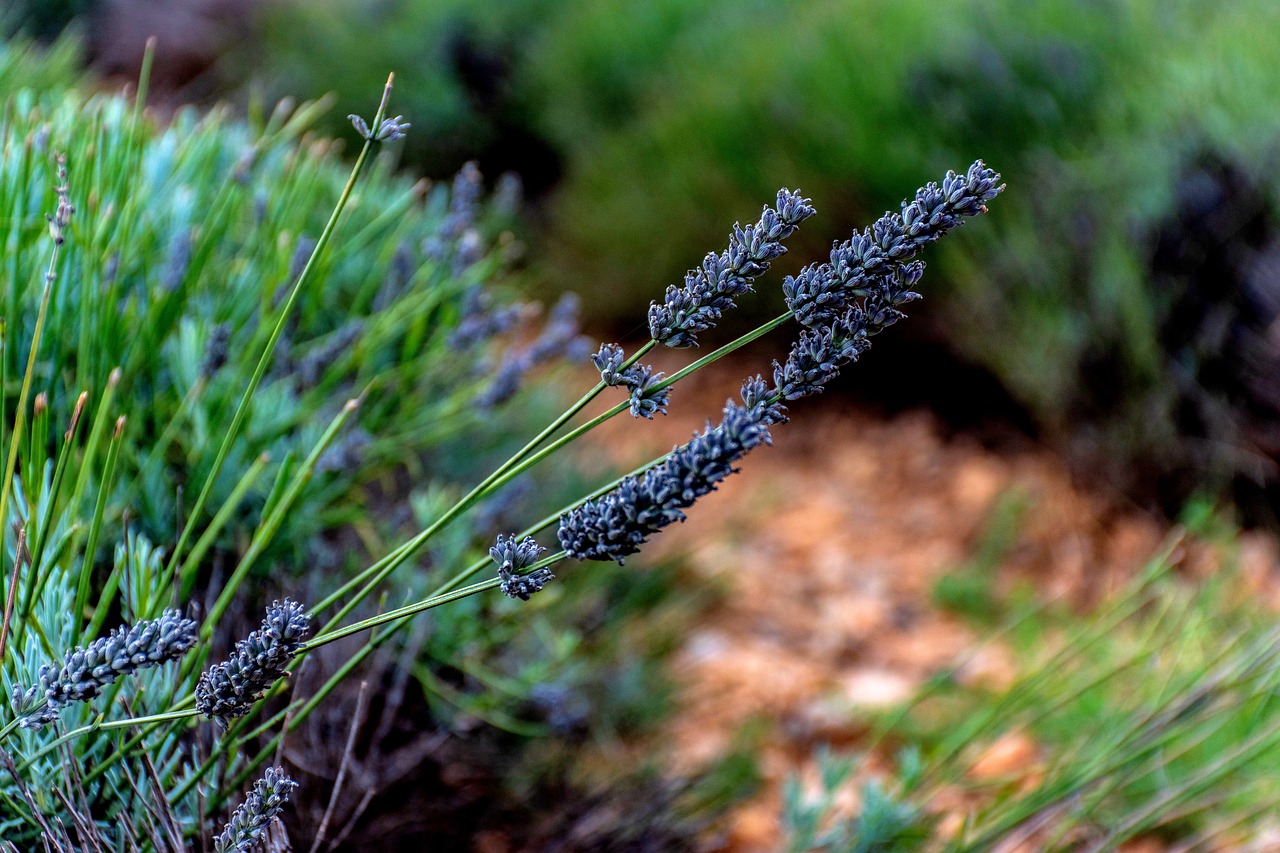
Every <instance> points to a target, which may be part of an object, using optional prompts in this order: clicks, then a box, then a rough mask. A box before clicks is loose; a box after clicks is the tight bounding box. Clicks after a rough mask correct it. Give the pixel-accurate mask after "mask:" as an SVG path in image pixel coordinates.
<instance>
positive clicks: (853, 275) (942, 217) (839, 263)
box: [782, 160, 1004, 329]
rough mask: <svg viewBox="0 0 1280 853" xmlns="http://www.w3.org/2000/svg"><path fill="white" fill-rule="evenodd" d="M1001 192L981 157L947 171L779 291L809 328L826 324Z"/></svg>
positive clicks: (997, 178)
mask: <svg viewBox="0 0 1280 853" xmlns="http://www.w3.org/2000/svg"><path fill="white" fill-rule="evenodd" d="M1003 190H1004V185H1003V184H1001V183H1000V175H999V174H998V173H997V172H995V171H994V170H992V169H988V168H987V167H986V165H985V164H984V163H983V162H982V161H981V160H976V161H974V163H973V165H971V166H970V167H969V169H968V171H967V172H966V173H965V174H963V175H957V174H956V173H955V172H947V174H946V177H944V178H943V179H942V185H941V186H939V185H938V184H935V183H933V182H930V183H928V184H925V185H924V186H923V187H921V188H920V189H918V190H916V196H915V199H913V200H912V201H910V202H906V201H904V202H903V203H902V212H901V213H886V214H885V215H884V216H882V217H880V219H879V220H877V221H876V223H875V224H874V225H872V226H871V227H870V228H868V229H866V230H864V231H862V232H860V233H855V234H854V235H853V236H852V237H851V238H849V239H848V240H846V241H845V242H843V243H839V244H837V245H836V246H835V248H833V249H832V250H831V259H830V261H829V262H828V263H825V264H810V265H809V266H807V267H805V268H804V269H803V270H801V272H800V274H799V275H798V276H795V277H794V278H793V277H792V276H787V277H786V279H785V280H784V281H783V282H782V292H783V295H784V296H785V297H786V301H787V307H788V308H790V309H791V311H792V313H794V314H795V316H796V320H797V321H798V322H799V323H800V324H801V325H802V326H806V327H808V328H811V329H812V328H816V327H818V326H820V325H822V324H824V323H828V322H831V321H832V320H834V319H836V318H837V317H839V316H840V315H841V314H843V313H844V311H845V309H846V308H848V307H849V305H850V303H851V302H852V300H854V299H857V298H859V297H862V296H866V295H867V294H868V293H870V292H871V290H872V289H873V285H874V283H875V282H876V280H877V279H879V278H882V277H883V276H886V275H892V274H893V273H894V271H895V269H896V268H898V267H900V266H902V265H903V264H905V263H906V262H907V261H909V260H911V258H913V257H914V256H915V255H916V253H917V252H919V251H920V249H922V248H923V247H924V246H926V245H928V244H929V243H932V242H934V241H935V240H938V239H939V238H941V237H942V236H943V235H944V234H946V233H947V232H948V231H950V230H951V229H953V228H958V227H959V226H961V225H963V224H964V219H965V217H969V216H977V215H978V214H979V213H985V212H986V210H987V207H986V202H988V201H990V200H991V199H993V198H995V197H996V196H997V195H999V194H1000V192H1001V191H1003Z"/></svg>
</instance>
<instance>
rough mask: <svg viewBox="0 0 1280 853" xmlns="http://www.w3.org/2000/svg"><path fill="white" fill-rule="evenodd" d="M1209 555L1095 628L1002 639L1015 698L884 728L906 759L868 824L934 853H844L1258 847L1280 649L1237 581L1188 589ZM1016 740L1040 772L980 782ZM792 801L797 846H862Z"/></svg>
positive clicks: (1122, 600)
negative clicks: (807, 841) (1143, 840)
mask: <svg viewBox="0 0 1280 853" xmlns="http://www.w3.org/2000/svg"><path fill="white" fill-rule="evenodd" d="M1206 547H1208V546H1206V545H1205V544H1204V542H1203V540H1202V541H1201V542H1199V543H1196V542H1193V541H1187V542H1179V543H1178V544H1176V545H1175V546H1174V547H1172V548H1170V549H1169V550H1168V551H1166V553H1165V554H1164V555H1162V556H1161V557H1159V558H1158V559H1156V560H1155V561H1154V562H1153V563H1152V564H1151V565H1150V566H1149V567H1148V568H1147V569H1146V570H1145V571H1144V572H1143V573H1142V575H1141V576H1140V577H1139V578H1137V579H1136V580H1135V581H1134V582H1132V584H1131V585H1130V586H1129V587H1128V588H1126V589H1125V590H1123V591H1122V592H1121V594H1119V595H1118V596H1116V597H1114V598H1112V599H1111V600H1109V601H1108V603H1107V604H1105V605H1104V606H1102V607H1101V608H1099V609H1098V610H1097V611H1095V612H1093V613H1090V614H1088V615H1087V616H1086V617H1084V618H1081V617H1080V616H1078V615H1074V614H1071V613H1067V612H1060V613H1059V612H1052V611H1051V610H1046V609H1044V608H1043V607H1036V608H1032V609H1030V610H1028V611H1027V612H1024V613H1021V614H1018V615H1017V616H1016V617H1014V619H1013V621H1011V622H1010V623H1008V624H1007V625H1006V627H1005V629H1004V630H1002V631H1001V633H1000V635H999V636H1001V637H1002V638H1003V639H1005V640H1006V641H1008V642H1010V643H1012V644H1013V645H1014V646H1015V648H1016V650H1017V651H1018V653H1019V655H1020V661H1019V664H1018V666H1019V674H1018V676H1017V678H1016V680H1015V681H1014V682H1013V684H1012V685H1011V686H1009V687H1008V688H1007V689H1004V690H999V691H994V692H993V691H991V690H989V689H984V688H982V687H978V686H961V685H960V684H958V683H957V682H956V681H953V680H949V679H945V678H943V679H937V680H936V681H935V682H934V683H933V684H931V685H930V686H929V687H928V688H927V689H926V690H925V691H924V692H923V693H922V694H921V695H920V696H919V697H917V698H916V699H914V700H913V701H912V704H911V705H910V706H909V707H908V708H907V709H905V710H904V711H902V712H898V713H895V714H892V715H890V716H889V717H887V718H886V719H885V721H884V725H883V727H882V728H881V729H880V734H881V735H882V739H881V740H880V741H879V743H880V744H881V746H889V747H892V748H896V749H901V750H903V753H902V754H903V756H904V759H903V762H902V764H901V766H900V768H899V770H898V771H897V773H896V775H895V776H894V777H893V778H891V779H888V780H882V781H881V782H879V783H877V784H880V785H882V786H884V787H883V788H881V789H878V791H879V792H880V793H881V794H884V793H885V792H888V793H889V794H890V796H888V797H887V799H886V798H885V796H879V797H872V798H870V799H864V801H863V813H864V815H865V814H866V813H867V810H870V812H872V813H873V814H872V815H871V816H872V817H873V818H875V819H876V820H882V819H887V818H889V817H893V816H895V815H896V816H897V817H899V818H903V817H910V818H913V819H911V820H908V821H907V825H908V826H909V827H910V828H911V829H913V830H914V831H917V832H923V833H924V834H926V835H927V836H928V837H929V838H932V839H933V841H931V842H928V844H927V845H925V844H924V843H923V842H922V841H920V840H919V839H917V840H915V841H912V842H910V843H906V842H895V843H892V844H889V843H887V842H886V843H884V844H882V845H881V846H874V847H866V846H865V845H864V846H857V845H856V844H855V845H854V846H837V847H833V848H831V849H833V850H837V849H838V850H846V849H847V850H853V849H859V850H861V849H877V850H916V849H945V850H955V851H969V850H972V851H980V850H990V849H992V848H993V847H995V846H997V845H1000V844H1006V843H1007V844H1015V843H1025V844H1031V845H1033V846H1034V847H1035V848H1036V849H1041V850H1096V851H1101V850H1113V849H1116V848H1117V847H1118V846H1120V845H1121V844H1123V843H1124V842H1126V841H1129V840H1132V839H1134V838H1138V837H1140V836H1150V837H1153V838H1155V839H1158V840H1161V841H1164V842H1167V843H1171V844H1175V843H1176V844H1186V845H1189V846H1190V847H1196V846H1197V845H1202V846H1207V847H1208V848H1211V849H1225V848H1232V849H1234V848H1235V847H1236V846H1241V845H1245V844H1247V842H1248V839H1249V838H1250V837H1251V834H1252V833H1254V832H1255V831H1256V830H1257V828H1258V827H1259V825H1260V824H1259V821H1260V820H1261V819H1262V818H1263V817H1264V816H1265V814H1267V813H1268V812H1269V811H1270V809H1271V807H1272V804H1273V803H1274V801H1275V796H1276V784H1275V774H1274V772H1273V771H1274V767H1275V763H1276V761H1277V760H1278V759H1280V705H1277V703H1276V696H1277V695H1278V694H1277V691H1280V635H1278V634H1277V632H1276V628H1275V624H1274V623H1275V618H1274V614H1272V613H1270V612H1268V611H1267V610H1266V609H1265V608H1264V607H1262V606H1260V605H1259V603H1258V601H1257V600H1256V598H1255V597H1253V596H1252V595H1251V594H1250V593H1248V592H1247V591H1246V590H1245V589H1244V588H1243V586H1244V585H1243V583H1242V579H1241V578H1239V577H1238V575H1236V573H1234V572H1232V571H1225V572H1223V573H1221V574H1220V575H1218V576H1216V577H1215V578H1214V579H1212V580H1211V581H1208V582H1201V583H1198V584H1192V583H1189V582H1188V581H1186V580H1185V579H1181V578H1178V577H1177V576H1176V574H1175V573H1174V568H1175V566H1176V565H1177V564H1178V562H1179V561H1180V560H1181V559H1182V557H1183V556H1184V553H1185V551H1184V549H1187V548H1190V549H1204V548H1206ZM1214 547H1216V548H1219V549H1223V550H1224V551H1225V553H1227V554H1228V555H1229V554H1230V553H1231V549H1232V546H1231V544H1230V542H1229V541H1228V542H1227V543H1226V544H1225V545H1224V544H1222V543H1218V544H1217V545H1215V546H1214ZM1201 553H1203V551H1201ZM1228 562H1230V561H1229V560H1228ZM1004 736H1012V737H1017V738H1026V739H1029V740H1028V742H1029V743H1030V744H1032V745H1033V746H1032V749H1033V750H1034V754H1033V755H1027V756H1025V757H1024V758H1022V759H1019V760H1018V761H1017V762H1016V763H1014V764H1007V763H1006V764H1007V766H1004V769H1003V770H1001V771H999V772H1000V773H1001V774H1002V775H994V774H995V771H992V772H975V766H977V765H978V763H979V760H980V759H981V758H982V757H983V756H984V754H985V753H986V751H987V750H988V748H990V747H991V746H992V744H993V743H996V742H997V741H999V740H1000V739H1001V738H1002V737H1004ZM989 766H990V765H989ZM846 775H847V774H846ZM843 778H844V777H842V779H843ZM828 787H832V788H834V787H835V786H834V784H833V785H831V786H828ZM830 796H831V792H829V793H828V797H830ZM793 799H795V802H794V803H792V804H791V806H789V812H788V813H789V814H791V815H792V818H790V819H789V826H790V832H791V835H792V837H794V838H808V837H810V836H811V835H812V833H811V832H810V833H809V835H805V834H804V833H805V832H808V830H806V829H805V827H808V826H810V825H813V826H819V827H831V826H835V827H837V829H838V830H839V831H840V832H844V833H845V835H844V836H842V837H852V838H854V839H855V840H857V838H858V833H857V832H856V831H854V826H855V824H852V823H848V822H845V823H840V822H836V823H835V824H832V819H831V815H830V813H829V806H830V804H829V803H828V805H827V807H826V809H825V810H824V809H823V808H822V803H820V802H814V801H810V800H806V799H804V798H803V797H800V795H799V793H798V792H797V793H795V794H794V796H793ZM944 801H945V802H946V803H948V804H949V805H948V806H947V807H946V808H947V809H948V810H949V811H952V812H954V810H955V809H956V808H957V807H958V806H957V804H958V803H960V802H963V803H968V804H969V805H968V807H967V811H965V812H964V813H963V815H962V816H963V818H964V819H963V821H957V820H956V819H955V818H956V814H954V813H952V814H951V819H950V820H949V821H948V820H942V821H939V814H938V813H937V812H936V808H937V803H939V802H944ZM815 808H816V809H818V811H817V813H813V814H811V812H813V810H814V809H815ZM943 827H945V828H946V829H945V831H944V829H942V828H943ZM899 830H902V827H899ZM833 831H835V830H833ZM868 832H869V830H868ZM850 833H852V835H851V836H850V835H849V834H850ZM868 840H870V837H869V836H868V837H866V838H863V841H868ZM794 849H805V850H807V849H811V847H810V846H803V845H802V846H800V847H796V848H794ZM812 849H816V848H812ZM823 849H826V848H823Z"/></svg>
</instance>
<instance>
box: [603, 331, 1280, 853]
mask: <svg viewBox="0 0 1280 853" xmlns="http://www.w3.org/2000/svg"><path fill="white" fill-rule="evenodd" d="M661 357H662V356H660V358H661ZM680 363H682V362H680V361H675V362H674V365H677V366H678V365H679V364H680ZM659 366H660V367H662V366H664V365H663V364H662V362H661V361H659ZM751 369H755V367H752V368H751ZM742 372H745V370H738V369H737V368H736V367H735V366H732V365H731V366H728V367H725V368H719V367H717V368H716V369H714V370H713V371H708V372H706V375H703V374H698V375H696V376H695V377H693V378H692V382H691V384H688V385H686V384H685V383H682V384H681V386H680V387H679V388H678V389H677V390H676V398H675V400H674V401H673V406H672V410H671V414H670V415H668V416H667V417H665V418H663V417H659V418H658V419H657V420H656V421H655V422H653V423H650V424H644V423H636V422H633V421H631V420H630V419H629V418H622V419H617V420H616V421H615V422H613V423H610V424H609V425H608V426H607V428H606V429H605V430H602V431H601V432H602V437H603V439H604V441H603V443H602V446H603V447H609V448H618V447H623V448H625V451H617V450H616V449H615V450H614V452H613V455H614V456H615V458H619V457H626V458H625V459H620V461H624V462H626V463H631V462H635V461H637V460H639V459H641V458H644V457H646V456H649V455H653V454H656V453H660V452H662V451H664V450H667V449H669V448H670V447H671V446H672V445H673V444H676V443H679V442H683V441H686V440H687V439H688V437H689V434H690V432H691V430H692V429H694V428H697V427H700V426H701V424H702V421H703V419H704V418H705V417H706V416H713V417H714V416H715V415H716V414H717V412H718V408H719V405H721V404H722V403H723V400H724V399H725V397H727V396H728V395H729V394H730V393H732V392H734V391H735V390H736V387H737V384H738V383H739V382H740V377H741V374H742ZM611 402H612V401H611ZM791 414H792V417H793V420H792V422H791V423H790V424H787V425H783V426H779V427H777V428H775V430H774V438H775V445H774V447H772V448H763V449H761V450H758V451H756V452H754V453H753V454H752V455H751V456H750V457H748V458H747V459H746V460H745V461H744V463H743V465H742V468H743V471H742V473H741V474H738V475H736V476H734V477H732V478H730V479H729V480H728V481H727V482H726V483H725V484H724V485H723V486H722V488H721V490H720V492H718V493H717V494H714V495H711V496H709V497H708V498H706V499H704V500H703V501H702V502H700V503H699V505H698V506H697V507H695V508H694V509H693V510H692V511H691V512H690V518H689V521H688V522H687V523H685V524H683V525H678V526H677V527H676V528H673V529H670V530H668V531H666V532H664V533H663V535H662V536H661V537H659V539H660V540H661V541H660V542H659V541H656V540H655V543H654V544H655V547H654V552H655V553H658V554H666V555H669V556H679V557H680V558H681V559H683V560H685V561H686V562H687V564H688V565H689V567H690V568H691V570H692V571H693V572H695V573H696V574H697V575H699V576H701V577H704V578H706V580H707V581H708V583H715V584H717V585H718V586H719V587H720V588H722V589H724V590H725V593H724V596H723V598H722V599H721V600H720V601H719V603H718V604H717V605H716V606H714V608H713V609H712V610H711V611H710V612H709V613H707V614H706V615H705V617H704V618H703V619H702V620H701V621H700V622H699V624H697V625H693V626H690V629H689V631H688V635H687V639H686V640H685V642H684V644H683V647H682V648H681V649H680V651H679V652H678V654H677V655H676V658H675V662H674V675H675V679H676V682H677V683H678V684H679V686H680V692H679V703H678V706H679V710H678V711H677V713H675V714H674V715H673V716H672V718H671V721H670V723H669V731H668V732H667V733H666V737H665V738H664V740H665V741H666V743H667V745H668V758H667V761H668V764H669V766H670V767H671V768H672V769H673V770H674V771H677V772H678V771H684V770H692V769H695V768H697V767H699V766H701V765H704V764H705V763H706V762H708V761H710V760H711V759H713V758H714V757H716V756H717V755H720V754H723V753H724V752H725V751H726V750H728V749H729V748H730V746H731V744H732V743H733V740H734V737H735V735H736V734H737V733H738V732H739V731H740V730H741V728H742V726H743V725H744V724H746V723H747V722H749V721H761V720H763V721H767V729H768V732H769V734H768V735H767V737H766V746H765V747H764V749H763V752H762V754H761V755H760V761H759V763H760V769H761V772H762V775H763V777H764V785H763V787H762V790H761V791H760V793H759V794H758V795H757V796H756V797H754V798H753V799H751V800H750V801H748V802H745V803H742V804H741V805H739V806H738V807H736V808H735V809H734V810H733V811H732V813H731V814H730V816H729V818H728V821H727V824H726V826H725V829H724V832H723V833H722V834H720V835H718V836H717V837H715V838H713V839H709V840H708V846H707V849H708V850H717V851H731V852H732V853H757V851H760V853H763V851H773V850H776V849H778V842H779V837H780V836H779V830H780V827H779V817H780V814H781V785H782V783H783V781H784V780H785V779H786V778H788V777H789V776H791V775H792V774H795V773H800V774H801V777H802V778H806V779H814V780H815V781H816V768H815V767H814V766H813V764H814V762H813V759H812V756H813V751H814V748H815V747H816V746H817V745H818V744H822V743H831V744H834V745H837V746H838V747H841V748H847V749H850V750H855V749H857V747H858V745H859V743H860V739H862V738H864V736H865V734H866V732H865V731H864V730H862V728H861V727H860V725H859V723H858V722H857V721H858V719H859V715H858V713H857V711H858V709H859V708H862V709H874V708H877V707H880V708H883V707H888V706H891V705H894V704H896V703H898V702H900V701H901V700H904V699H906V698H907V697H908V696H910V695H911V694H912V693H913V691H914V690H915V689H916V688H917V687H918V686H920V685H921V684H922V683H923V682H924V681H925V680H926V679H927V678H929V677H930V676H931V675H933V674H935V673H937V672H938V671H940V670H942V669H944V668H947V669H951V668H958V672H959V673H960V677H961V678H967V679H972V680H975V681H983V680H985V681H987V682H989V683H991V684H992V685H994V686H999V685H1001V684H1005V683H1007V682H1008V681H1009V680H1010V679H1011V678H1012V677H1013V676H1014V669H1013V663H1012V661H1011V660H1010V658H1009V655H1008V654H1007V653H1006V652H1004V651H1003V650H1002V649H1001V648H1000V647H999V646H998V645H992V644H987V643H980V642H979V638H978V637H977V635H976V634H975V633H974V631H973V630H971V629H970V628H968V627H966V625H965V624H964V623H963V622H962V621H961V620H959V619H957V618H955V617H953V616H951V615H949V614H947V613H945V612H942V611H941V610H939V609H938V608H936V607H935V606H933V604H932V603H931V595H930V593H931V590H932V588H933V586H934V583H935V582H936V580H937V579H938V578H939V577H940V576H942V575H943V574H944V573H946V572H948V571H949V570H950V569H951V568H954V567H956V566H957V565H959V564H961V563H963V562H964V561H965V560H966V559H968V558H970V557H971V556H972V555H973V551H974V548H975V544H976V542H977V541H978V540H979V538H980V536H981V534H982V533H983V531H984V530H986V529H987V526H988V524H989V523H990V519H991V517H992V509H993V506H994V505H995V504H996V502H997V501H998V500H1000V499H1001V496H1002V495H1006V494H1008V493H1010V492H1013V491H1015V490H1016V492H1017V493H1018V494H1020V495H1021V496H1022V497H1023V498H1024V500H1025V501H1026V502H1027V505H1028V511H1027V512H1025V513H1024V515H1023V516H1022V520H1021V522H1020V526H1019V529H1018V534H1017V537H1016V541H1015V543H1014V544H1013V546H1012V548H1011V549H1010V550H1009V551H1008V553H1007V554H1006V556H1005V558H1004V559H1003V560H1002V562H1001V564H1000V566H999V571H998V583H999V584H1000V585H1006V584H1011V583H1016V582H1019V581H1034V584H1035V587H1036V589H1037V590H1039V592H1040V594H1042V595H1043V596H1045V597H1065V598H1066V599H1067V600H1069V601H1071V602H1073V603H1078V604H1079V605H1080V606H1085V605H1087V604H1088V603H1089V602H1090V601H1096V600H1097V599H1098V597H1099V596H1102V595H1105V593H1106V591H1107V589H1109V588H1114V587H1115V586H1116V585H1117V584H1119V583H1121V582H1122V581H1123V580H1124V579H1126V578H1128V577H1130V576H1131V575H1132V573H1133V572H1135V571H1136V570H1137V569H1138V568H1140V567H1141V566H1142V564H1143V563H1144V562H1145V561H1146V560H1147V558H1149V557H1150V556H1151V555H1152V554H1153V553H1154V552H1155V551H1156V549H1157V548H1158V547H1159V545H1160V543H1161V541H1162V539H1163V538H1164V537H1165V536H1166V535H1167V534H1168V532H1169V530H1168V527H1169V526H1168V524H1167V522H1163V521H1160V520H1158V519H1156V518H1154V517H1152V516H1150V515H1148V514H1146V513H1144V512H1142V511H1140V510H1139V509H1137V508H1135V507H1129V506H1125V505H1124V504H1123V503H1119V502H1117V501H1116V500H1114V499H1104V498H1102V497H1101V496H1099V495H1097V494H1093V493H1091V492H1090V491H1089V490H1087V489H1086V488H1084V487H1082V486H1081V485H1080V484H1078V483H1076V482H1075V481H1074V480H1073V477H1072V476H1071V474H1070V472H1069V471H1068V470H1067V468H1066V466H1065V465H1064V463H1063V462H1062V461H1061V460H1060V459H1059V458H1058V457H1057V456H1055V454H1053V453H1052V452H1050V451H1049V450H1047V449H1045V448H1043V447H1039V446H1037V445H1036V444H1035V443H1034V442H1033V441H1031V440H1030V439H1014V440H1012V441H1001V442H999V444H1000V447H999V449H992V448H991V447H989V446H986V445H984V443H983V442H981V441H979V440H978V438H976V437H974V436H972V435H958V436H957V435H947V434H946V429H945V427H944V425H942V424H940V423H939V422H938V421H937V419H936V418H935V417H934V416H933V415H931V414H928V413H926V412H909V413H905V414H898V415H893V416H889V417H885V416H882V415H877V414H873V413H870V412H869V411H867V410H866V409H865V408H859V407H858V406H856V405H855V404H852V403H851V402H850V401H848V400H841V399H836V398H832V397H827V398H825V399H823V398H820V399H818V400H812V401H801V403H799V404H797V405H796V406H794V407H793V409H792V412H791ZM1277 553H1278V552H1277V548H1276V546H1275V544H1274V543H1273V542H1272V541H1271V540H1269V539H1267V538H1265V537H1261V536H1248V537H1246V541H1245V548H1244V557H1245V559H1246V561H1247V562H1249V563H1252V564H1253V566H1252V569H1251V571H1252V572H1254V573H1260V574H1262V575H1266V574H1268V573H1271V572H1274V571H1275V570H1276V568H1277V566H1280V559H1278V558H1277ZM1246 569H1249V567H1248V566H1246ZM1023 746H1025V745H1013V746H1010V745H1009V744H1003V745H1000V744H998V745H994V746H993V748H992V751H991V755H990V756H989V760H990V761H992V762H995V763H1000V764H1001V765H1002V766H1004V767H1008V766H1012V764H1013V763H1016V762H1017V761H1019V760H1020V758H1019V755H1020V752H1019V749H1021V747H1023ZM1015 747H1016V748H1015Z"/></svg>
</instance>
